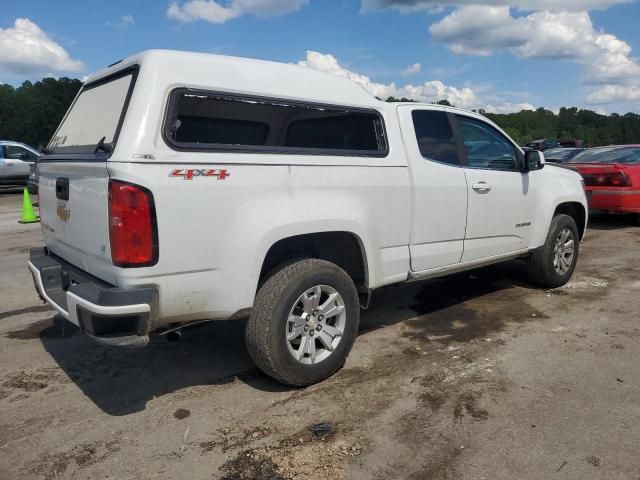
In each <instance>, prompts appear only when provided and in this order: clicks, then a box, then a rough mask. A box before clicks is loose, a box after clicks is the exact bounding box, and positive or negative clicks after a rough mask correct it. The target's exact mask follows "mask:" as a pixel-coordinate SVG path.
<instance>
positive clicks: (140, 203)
mask: <svg viewBox="0 0 640 480" xmlns="http://www.w3.org/2000/svg"><path fill="white" fill-rule="evenodd" d="M109 239H110V242H111V260H112V261H113V264H114V265H116V266H118V267H144V266H149V265H153V264H155V263H156V261H157V260H158V236H157V229H156V218H155V208H154V204H153V196H152V195H151V192H149V191H148V190H147V189H146V188H143V187H140V186H138V185H133V184H130V183H125V182H121V181H118V180H111V181H110V182H109Z"/></svg>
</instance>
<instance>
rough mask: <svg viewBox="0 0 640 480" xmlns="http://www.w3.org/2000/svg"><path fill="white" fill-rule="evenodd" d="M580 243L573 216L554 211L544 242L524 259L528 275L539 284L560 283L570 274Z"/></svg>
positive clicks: (573, 267) (553, 284)
mask: <svg viewBox="0 0 640 480" xmlns="http://www.w3.org/2000/svg"><path fill="white" fill-rule="evenodd" d="M579 247H580V236H579V234H578V227H577V226H576V222H575V220H574V219H573V218H572V217H570V216H569V215H565V214H560V215H556V216H555V217H553V220H551V226H550V227H549V232H548V233H547V238H546V240H545V243H544V245H543V246H542V247H540V248H538V249H537V250H536V251H535V252H533V253H532V254H531V256H530V257H529V258H528V259H527V266H528V270H529V278H530V279H531V281H532V282H533V283H535V284H538V285H540V286H542V287H546V288H557V287H561V286H562V285H564V284H565V283H567V282H568V281H569V279H570V278H571V276H572V275H573V271H574V270H575V268H576V263H577V262H578V253H579Z"/></svg>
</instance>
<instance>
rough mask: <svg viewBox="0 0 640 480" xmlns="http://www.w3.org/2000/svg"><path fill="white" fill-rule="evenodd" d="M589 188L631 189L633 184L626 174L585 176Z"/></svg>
mask: <svg viewBox="0 0 640 480" xmlns="http://www.w3.org/2000/svg"><path fill="white" fill-rule="evenodd" d="M583 177H584V181H585V183H586V184H587V186H589V187H629V186H631V182H630V180H629V177H627V176H626V175H625V174H624V172H613V173H601V174H592V175H583Z"/></svg>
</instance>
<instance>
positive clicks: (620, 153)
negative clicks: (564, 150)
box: [569, 147, 640, 164]
mask: <svg viewBox="0 0 640 480" xmlns="http://www.w3.org/2000/svg"><path fill="white" fill-rule="evenodd" d="M569 163H625V164H636V163H640V147H631V148H621V147H602V148H593V149H589V150H585V151H584V152H582V153H579V154H578V155H576V156H575V157H573V158H572V159H571V160H569Z"/></svg>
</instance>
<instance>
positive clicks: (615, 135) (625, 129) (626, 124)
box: [386, 97, 640, 147]
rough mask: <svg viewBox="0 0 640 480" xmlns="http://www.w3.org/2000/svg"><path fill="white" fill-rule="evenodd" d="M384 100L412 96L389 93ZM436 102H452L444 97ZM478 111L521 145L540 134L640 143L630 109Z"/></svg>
mask: <svg viewBox="0 0 640 480" xmlns="http://www.w3.org/2000/svg"><path fill="white" fill-rule="evenodd" d="M386 101H387V102H407V101H409V102H410V101H412V100H410V99H407V98H401V99H397V98H394V97H389V98H387V100H386ZM437 103H438V104H439V105H448V106H453V105H451V104H450V103H449V102H448V101H447V100H440V101H438V102H437ZM475 111H476V110H474V112H475ZM477 112H478V113H480V114H481V115H484V116H485V117H487V118H489V119H490V120H492V121H493V122H495V123H496V124H497V125H499V126H500V128H502V129H503V130H504V131H505V132H507V133H508V134H509V136H510V137H511V138H513V139H514V140H515V141H516V142H517V143H518V144H520V145H524V144H525V143H528V142H530V141H531V140H538V139H543V138H548V139H551V140H582V141H583V142H584V144H585V146H588V147H597V146H601V145H623V144H632V143H636V144H637V143H640V115H639V114H637V113H632V112H629V113H625V114H624V115H619V114H617V113H612V114H611V115H602V114H599V113H596V112H594V111H593V110H588V109H583V108H581V109H579V108H576V107H562V108H560V110H559V111H558V113H557V114H555V113H554V112H552V111H551V110H546V109H544V108H538V109H537V110H521V111H520V112H517V113H488V112H486V111H484V110H482V109H479V110H477Z"/></svg>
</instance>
